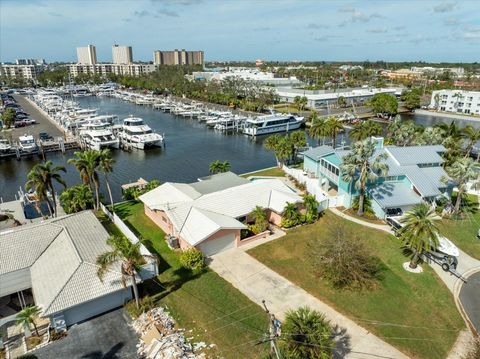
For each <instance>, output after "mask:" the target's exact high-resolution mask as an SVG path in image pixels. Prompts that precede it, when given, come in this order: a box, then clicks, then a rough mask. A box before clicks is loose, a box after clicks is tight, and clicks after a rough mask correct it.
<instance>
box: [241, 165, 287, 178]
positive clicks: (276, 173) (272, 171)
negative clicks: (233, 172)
mask: <svg viewBox="0 0 480 359" xmlns="http://www.w3.org/2000/svg"><path fill="white" fill-rule="evenodd" d="M250 176H271V177H285V172H284V171H283V170H282V169H281V168H278V167H273V168H268V169H266V170H260V171H257V172H251V173H245V174H243V175H241V177H245V178H247V177H250Z"/></svg>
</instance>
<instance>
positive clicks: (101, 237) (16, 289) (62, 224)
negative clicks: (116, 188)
mask: <svg viewBox="0 0 480 359" xmlns="http://www.w3.org/2000/svg"><path fill="white" fill-rule="evenodd" d="M108 237H109V234H108V233H107V231H106V230H105V229H104V228H103V226H102V224H101V223H100V222H99V220H98V219H97V218H96V217H95V215H94V214H93V212H92V211H84V212H80V213H76V214H72V215H68V216H64V217H59V218H55V219H52V220H48V221H44V222H42V223H40V224H34V225H25V226H22V227H19V228H17V229H13V230H8V231H4V232H1V233H0V256H1V265H0V303H3V304H5V303H8V302H9V301H10V300H11V299H13V298H17V297H18V298H19V299H20V304H21V306H22V307H24V306H25V305H33V304H34V305H37V306H39V307H40V308H41V309H42V314H41V315H42V316H43V317H46V318H49V319H50V321H51V325H52V327H53V328H55V329H57V330H62V329H64V328H66V327H67V326H70V325H73V324H75V323H78V322H81V321H84V320H86V319H88V318H91V317H93V316H96V315H99V314H102V313H104V312H107V311H109V310H111V309H114V308H117V307H120V306H122V305H124V304H125V302H126V301H128V300H130V299H132V291H131V281H130V280H129V279H128V280H127V282H126V287H124V286H123V285H122V283H121V280H120V278H121V268H120V263H119V264H118V265H117V266H116V267H112V269H109V270H107V271H106V273H105V276H104V278H103V280H100V279H99V278H98V276H97V270H98V268H99V266H98V265H97V264H96V260H97V257H98V256H99V255H100V254H102V253H104V252H107V251H110V250H111V248H110V247H109V246H108V245H107V243H106V240H107V238H108ZM149 262H151V260H149V259H148V258H147V263H146V265H145V268H144V269H147V270H148V269H149V268H150V269H151V268H152V267H151V264H152V263H149ZM155 273H156V271H155V270H154V271H152V272H151V273H150V274H148V273H146V272H143V273H141V275H142V277H144V278H146V277H151V276H153V275H155ZM138 280H140V278H139V279H138ZM32 297H33V298H32ZM26 298H27V299H26ZM28 299H30V300H28ZM0 309H2V312H1V313H0V319H1V320H0V323H1V322H2V320H3V322H6V321H8V320H6V319H5V318H4V317H6V316H11V318H10V320H14V319H15V310H13V309H11V308H10V307H3V308H2V306H1V305H0ZM2 317H3V318H2Z"/></svg>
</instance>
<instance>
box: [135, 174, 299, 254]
mask: <svg viewBox="0 0 480 359" xmlns="http://www.w3.org/2000/svg"><path fill="white" fill-rule="evenodd" d="M139 198H140V200H141V201H142V202H143V203H144V205H145V214H146V215H147V216H148V217H150V218H151V219H152V221H154V222H155V223H156V224H157V225H158V226H159V227H160V228H161V229H162V230H163V231H164V232H165V233H166V234H167V235H168V236H169V237H170V238H171V239H173V240H174V242H175V243H177V244H178V246H179V247H180V248H182V249H188V248H192V247H194V248H197V249H199V250H201V251H202V252H203V253H204V254H205V255H212V254H215V253H218V252H220V251H223V250H227V249H230V248H235V247H238V246H240V245H242V244H243V243H245V241H249V240H251V239H252V238H242V235H241V231H242V229H246V228H247V227H246V225H245V222H246V220H247V217H248V215H249V214H250V213H251V212H252V210H253V209H254V208H255V207H256V206H260V207H262V208H264V209H265V210H266V213H267V218H268V220H269V222H270V223H273V224H276V225H280V223H281V220H282V215H281V214H282V212H283V210H284V208H285V205H286V204H287V203H288V202H290V203H296V204H300V203H301V202H302V198H301V197H300V196H298V195H297V194H296V193H295V192H294V191H293V190H291V189H290V188H289V187H287V186H286V185H285V184H284V183H283V182H282V181H281V180H279V179H259V180H256V181H248V180H246V179H244V178H241V177H239V176H237V175H236V174H234V173H232V172H227V173H221V174H217V175H213V176H209V177H204V178H200V179H199V181H198V182H194V183H190V184H186V183H171V182H167V183H164V184H162V185H161V186H159V187H157V188H155V189H153V190H152V191H150V192H147V193H145V194H143V195H142V196H140V197H139Z"/></svg>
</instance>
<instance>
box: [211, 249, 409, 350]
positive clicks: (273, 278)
mask: <svg viewBox="0 0 480 359" xmlns="http://www.w3.org/2000/svg"><path fill="white" fill-rule="evenodd" d="M258 244H260V241H259V243H258ZM211 259H212V260H211V262H210V264H209V265H210V268H212V269H213V270H214V271H215V272H217V273H218V274H219V275H220V276H221V277H222V278H224V279H225V280H227V281H228V282H230V283H231V284H232V285H233V286H234V287H236V288H237V289H239V290H240V291H241V292H242V293H243V294H245V295H246V296H247V297H248V298H250V299H251V300H252V301H253V302H255V303H257V304H259V305H262V300H265V301H266V304H267V306H268V308H269V309H270V310H271V311H272V312H273V313H275V315H276V316H277V317H278V318H280V319H283V318H284V316H285V313H286V311H287V310H289V309H295V308H298V307H301V306H305V305H306V306H309V307H311V308H314V309H316V310H319V311H320V312H322V313H324V314H325V316H326V317H327V319H329V320H330V321H331V323H332V324H333V325H335V326H338V328H337V330H336V332H337V333H339V334H338V336H337V343H338V344H337V356H336V357H341V358H344V357H345V358H355V359H358V358H362V359H363V358H365V359H371V358H372V357H375V356H377V357H379V358H396V359H397V358H398V359H400V358H408V357H407V356H406V355H405V354H403V353H401V352H400V351H399V350H397V349H395V348H394V347H392V346H391V345H390V344H387V343H386V342H384V341H383V340H381V339H380V338H378V337H377V336H375V335H373V334H371V333H370V332H368V331H367V330H366V329H364V328H362V327H360V326H359V325H357V324H356V323H355V322H353V321H352V320H350V319H348V318H347V317H346V316H344V315H342V314H340V313H339V312H337V311H336V310H334V309H333V308H331V307H330V306H328V305H327V304H325V303H323V302H322V301H320V300H319V299H317V298H315V297H314V296H312V295H310V294H309V293H307V292H306V291H305V290H303V289H302V288H300V287H298V286H296V285H294V284H293V283H291V282H290V281H288V280H287V279H285V278H284V277H282V276H281V275H279V274H278V273H276V272H274V271H273V270H271V269H270V268H268V267H266V266H265V265H264V264H262V263H260V262H258V261H257V260H256V259H254V258H253V257H251V256H249V255H248V254H247V253H245V248H243V247H240V248H235V249H231V250H228V251H225V252H221V253H218V254H216V255H214V256H212V258H211Z"/></svg>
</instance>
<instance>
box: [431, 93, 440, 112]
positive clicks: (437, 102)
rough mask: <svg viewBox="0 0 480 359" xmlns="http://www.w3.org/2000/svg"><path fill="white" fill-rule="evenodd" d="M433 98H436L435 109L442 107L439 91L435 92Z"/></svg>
mask: <svg viewBox="0 0 480 359" xmlns="http://www.w3.org/2000/svg"><path fill="white" fill-rule="evenodd" d="M433 99H434V100H435V109H436V110H437V111H438V110H439V108H440V94H438V93H437V94H435V96H434V97H433Z"/></svg>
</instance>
